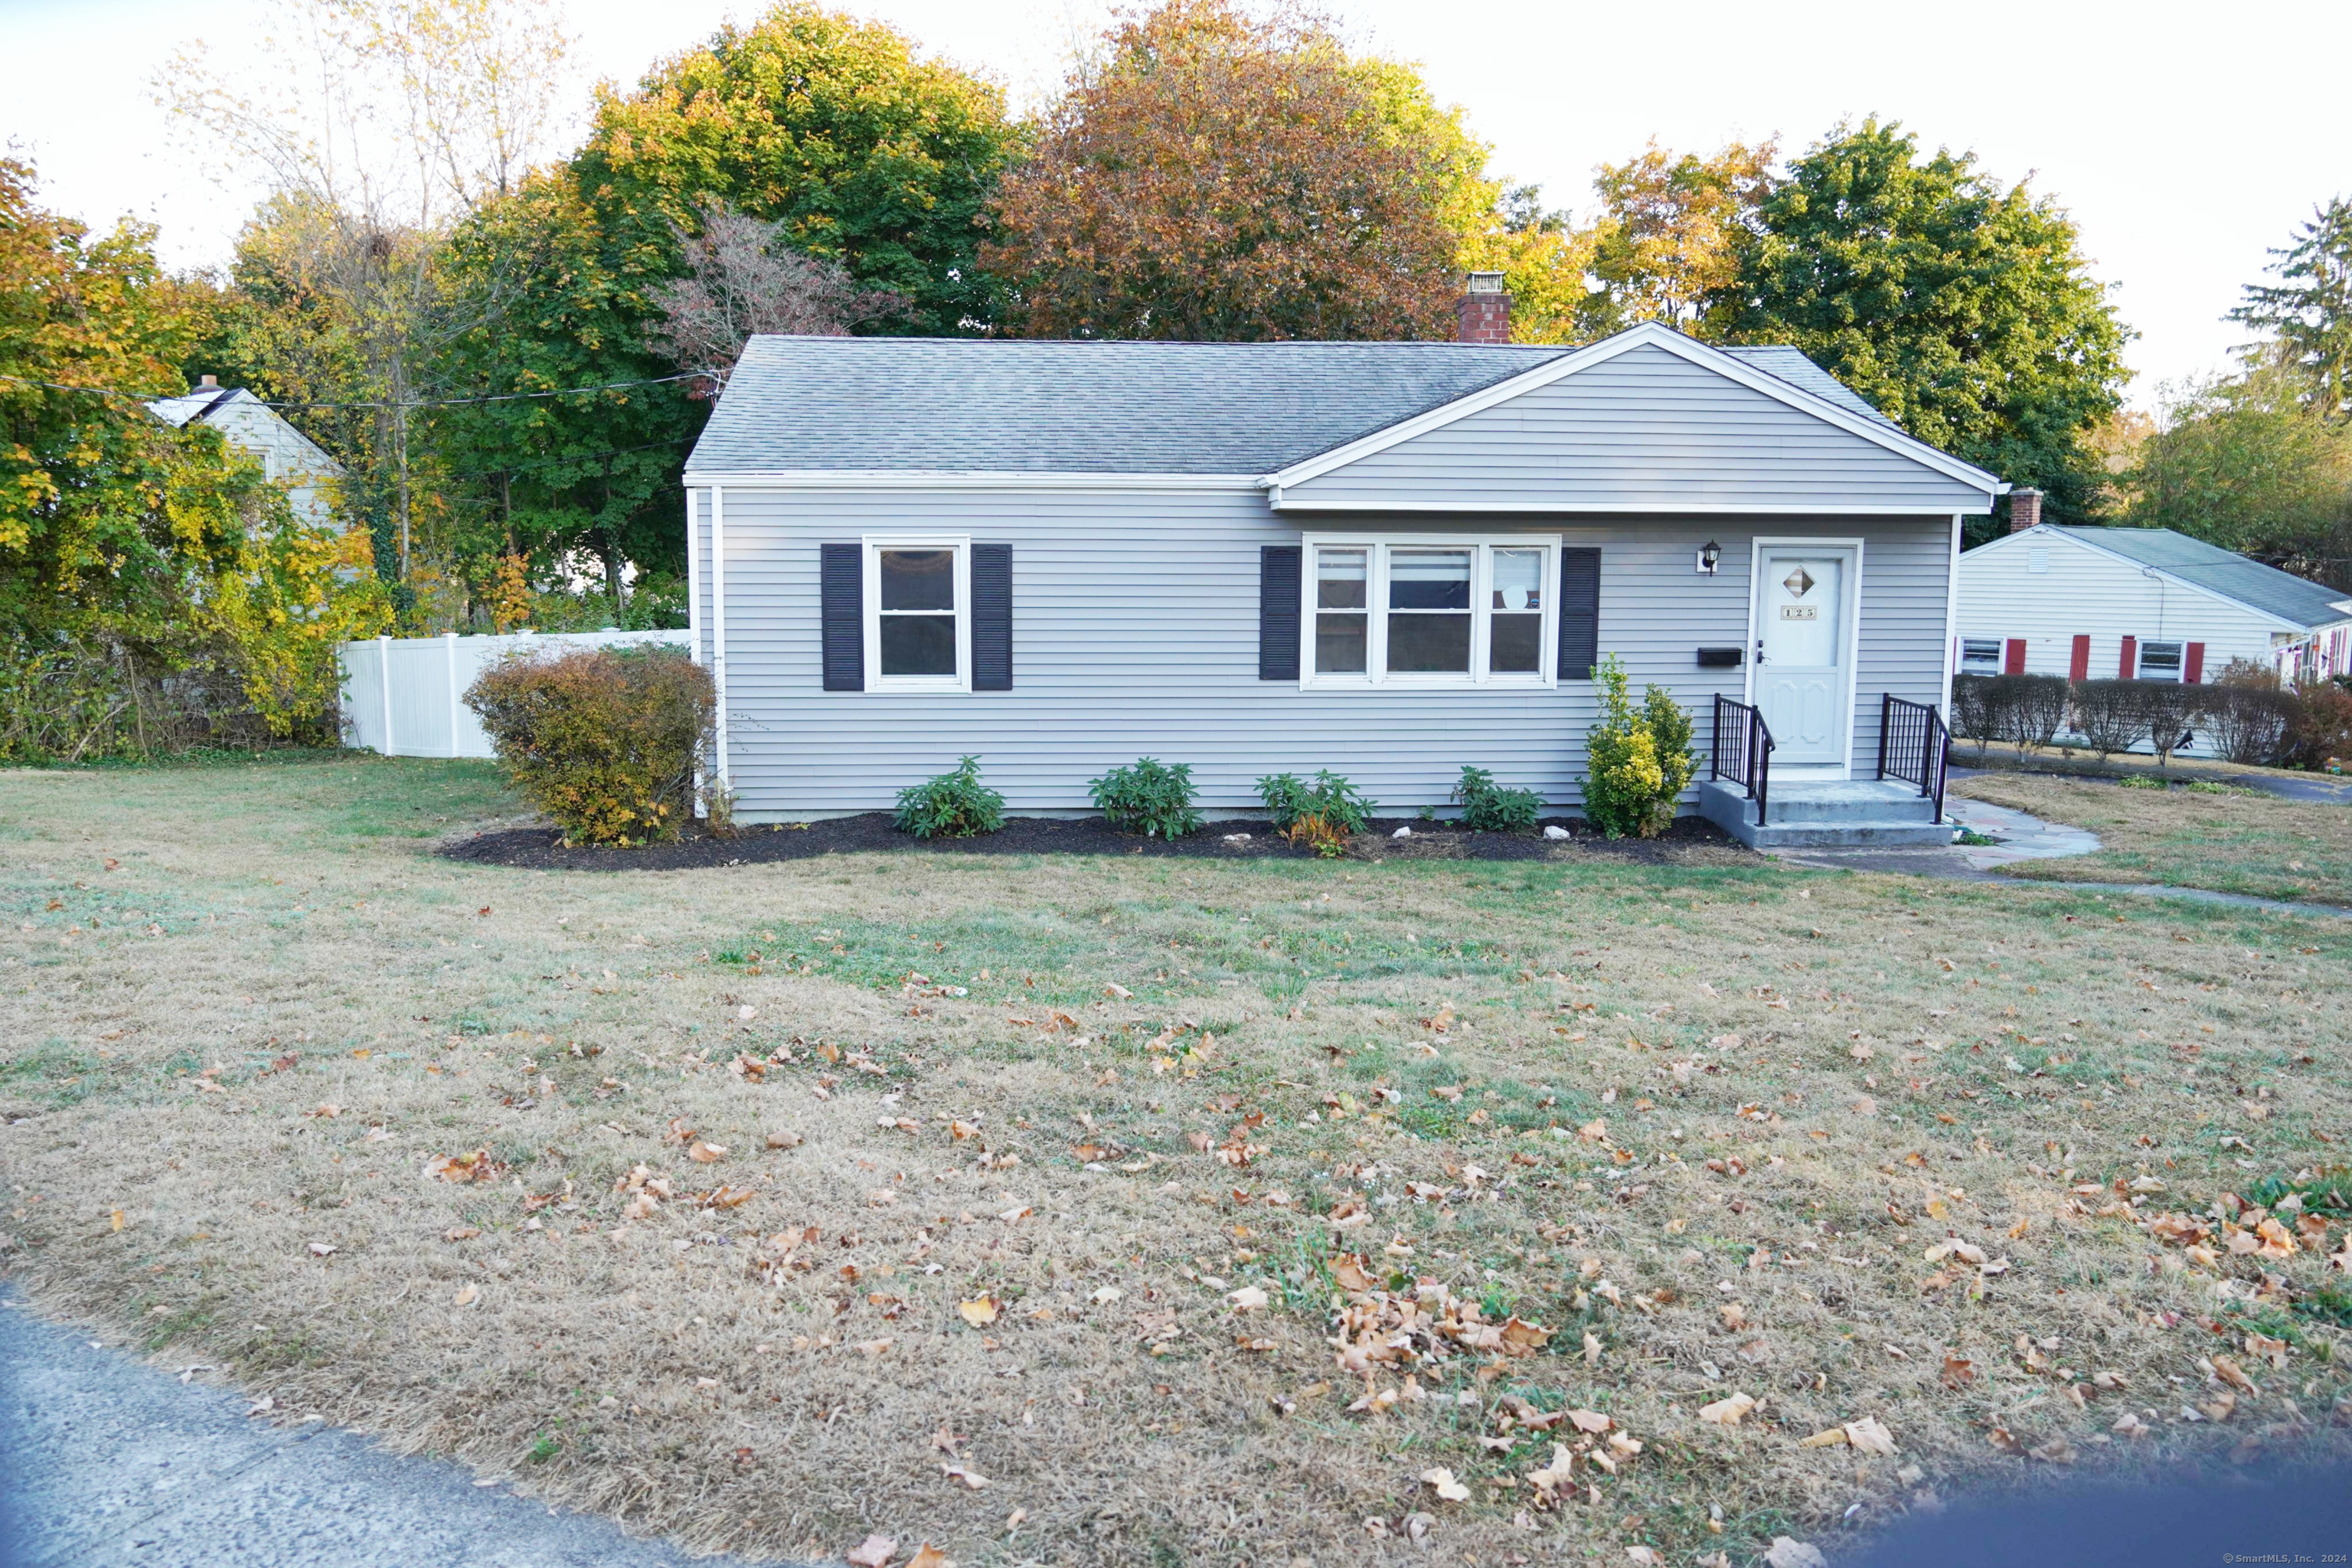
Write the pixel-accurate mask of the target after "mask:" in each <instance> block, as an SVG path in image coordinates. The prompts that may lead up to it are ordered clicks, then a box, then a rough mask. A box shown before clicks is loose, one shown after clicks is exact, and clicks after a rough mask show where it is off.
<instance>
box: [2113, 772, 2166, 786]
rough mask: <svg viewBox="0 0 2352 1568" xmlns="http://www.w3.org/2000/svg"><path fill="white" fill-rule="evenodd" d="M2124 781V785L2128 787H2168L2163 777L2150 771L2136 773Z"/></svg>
mask: <svg viewBox="0 0 2352 1568" xmlns="http://www.w3.org/2000/svg"><path fill="white" fill-rule="evenodd" d="M2122 782H2123V786H2124V788H2126V789H2164V788H2167V787H2168V785H2167V784H2165V782H2164V781H2163V780H2162V779H2160V778H2157V777H2155V776H2153V775H2152V774H2148V773H2134V774H2132V775H2131V777H2129V778H2127V779H2125V780H2124V781H2122Z"/></svg>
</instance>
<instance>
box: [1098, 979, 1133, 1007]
mask: <svg viewBox="0 0 2352 1568" xmlns="http://www.w3.org/2000/svg"><path fill="white" fill-rule="evenodd" d="M1103 994H1104V995H1106V996H1108V997H1111V998H1113V999H1114V1000H1116V1001H1120V1002H1125V1001H1127V1000H1129V998H1131V997H1133V996H1134V994H1135V993H1134V992H1132V991H1129V989H1128V988H1127V987H1126V986H1124V985H1121V984H1119V983H1118V981H1116V980H1114V981H1112V982H1111V983H1110V984H1108V985H1106V986H1104V987H1103Z"/></svg>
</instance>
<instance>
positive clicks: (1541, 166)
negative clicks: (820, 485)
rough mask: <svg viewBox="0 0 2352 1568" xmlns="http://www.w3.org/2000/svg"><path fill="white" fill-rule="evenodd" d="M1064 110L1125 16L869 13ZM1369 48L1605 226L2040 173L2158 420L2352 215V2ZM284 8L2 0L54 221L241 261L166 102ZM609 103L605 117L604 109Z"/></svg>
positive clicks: (174, 261)
mask: <svg viewBox="0 0 2352 1568" xmlns="http://www.w3.org/2000/svg"><path fill="white" fill-rule="evenodd" d="M839 3H840V4H842V5H843V6H844V8H845V9H848V10H851V11H855V12H857V13H860V14H863V15H869V16H876V17H878V18H880V19H882V20H884V21H887V22H889V23H891V24H892V25H894V26H897V27H898V28H899V29H900V30H901V31H903V32H905V33H907V34H908V35H909V36H910V37H913V38H914V39H915V40H916V41H917V42H918V44H919V45H920V46H922V47H924V48H925V49H927V50H928V51H929V52H931V53H934V54H938V55H943V56H945V57H947V58H950V59H952V60H954V61H956V62H957V63H958V64H961V65H963V66H965V67H967V68H974V69H978V70H981V71H982V72H985V73H987V74H989V75H992V76H993V77H995V78H996V79H999V80H1001V81H1003V83H1004V84H1005V85H1006V86H1007V87H1008V88H1009V89H1012V91H1013V95H1014V98H1015V100H1016V102H1030V103H1034V101H1036V100H1037V99H1038V98H1039V97H1040V96H1042V95H1043V94H1044V93H1045V91H1047V90H1049V89H1050V88H1051V87H1052V85H1053V83H1054V82H1055V80H1056V79H1058V78H1059V75H1060V71H1061V62H1062V61H1063V60H1064V59H1065V58H1066V57H1067V54H1068V51H1069V47H1070V45H1071V41H1072V39H1073V38H1074V37H1077V36H1080V35H1082V34H1083V33H1084V32H1086V31H1088V30H1090V24H1091V23H1092V22H1093V21H1094V19H1096V18H1098V17H1099V16H1100V15H1101V14H1102V10H1103V9H1104V7H1102V6H1101V5H1099V4H1097V0H839ZM1328 8H1329V9H1331V10H1332V11H1334V12H1335V13H1336V14H1337V15H1338V16H1339V18H1340V19H1341V20H1342V22H1343V23H1345V24H1346V26H1348V27H1349V30H1350V31H1351V32H1352V33H1353V34H1354V35H1355V37H1357V38H1358V40H1359V41H1360V42H1362V43H1365V44H1369V45H1370V46H1371V47H1375V48H1377V49H1379V50H1380V51H1381V52H1382V53H1385V54H1389V55H1392V56H1396V57H1399V58H1406V59H1411V60H1416V61H1419V62H1420V63H1421V64H1422V66H1423V68H1424V70H1425V72H1426V74H1427V77H1428V79H1429V81H1430V83H1431V85H1432V86H1433V88H1434V89H1435V90H1436V92H1437V94H1438V96H1439V98H1440V99H1441V100H1445V101H1449V102H1454V103H1459V104H1461V105H1462V106H1463V107H1464V108H1465V110H1467V111H1468V120H1469V123H1470V125H1471V128H1472V129H1473V130H1474V131H1475V132H1476V133H1477V134H1478V135H1479V136H1481V137H1482V138H1484V139H1485V140H1486V141H1487V142H1491V143H1493V145H1494V148H1495V156H1494V160H1493V163H1492V165H1491V168H1492V170H1493V171H1494V172H1495V173H1496V174H1505V175H1507V176H1509V177H1511V178H1513V179H1514V180H1518V181H1530V180H1531V181H1535V182H1538V183H1539V184H1542V185H1543V186H1544V188H1545V192H1546V195H1547V198H1548V200H1549V203H1550V205H1555V206H1569V207H1572V208H1575V209H1577V210H1578V211H1579V212H1580V214H1581V213H1583V212H1584V211H1585V210H1586V209H1587V208H1588V207H1589V205H1590V204H1591V174H1592V169H1593V166H1594V165H1595V164H1596V163H1601V162H1603V161H1604V160H1617V159H1622V158H1623V157H1625V156H1626V155H1628V154H1629V153H1633V152H1636V151H1638V150H1639V149H1640V148H1641V147H1642V146H1643V143H1644V142H1647V141H1648V140H1649V139H1650V138H1651V137H1653V136H1654V137H1656V138H1657V139H1658V140H1659V141H1660V142H1663V143H1664V144H1665V145H1667V146H1669V147H1672V148H1675V149H1677V150H1712V149H1713V148H1715V147H1716V146H1717V145H1718V144H1720V143H1721V142H1725V141H1727V140H1730V139H1741V140H1752V139H1755V138H1759V137H1765V136H1771V135H1775V134H1778V135H1779V136H1780V139H1781V143H1782V145H1783V147H1784V148H1797V147H1801V146H1802V145H1804V144H1806V143H1808V142H1811V141H1813V140H1815V139H1817V138H1819V137H1820V136H1821V135H1822V133H1823V132H1826V131H1828V130H1829V128H1830V127H1831V126H1832V125H1833V124H1834V123H1835V122H1836V121H1838V120H1839V119H1840V118H1842V117H1853V118H1859V117H1861V116H1863V115H1864V114H1869V113H1873V112H1875V113H1878V114H1880V115H1882V116H1885V117H1891V118H1895V119H1899V120H1901V121H1904V122H1905V123H1906V124H1907V125H1909V126H1910V127H1912V128H1913V129H1914V130H1916V132H1919V134H1920V137H1921V140H1922V142H1925V143H1927V144H1928V145H1930V146H1933V145H1937V144H1945V145H1949V146H1951V147H1953V148H1955V149H1973V150H1974V151H1975V152H1976V153H1978V155H1979V160H1980V162H1981V164H1982V166H1983V167H1984V168H1986V169H1988V170H1990V172H1992V173H1993V174H1998V175H2000V176H2001V177H2003V178H2005V179H2010V180H2014V179H2017V178H2020V177H2022V176H2025V175H2028V174H2031V175H2032V184H2033V188H2034V189H2035V190H2037V191H2039V192H2042V193H2045V194H2048V195H2054V196H2056V197H2057V198H2058V200H2059V201H2060V202H2061V203H2062V204H2063V205H2065V206H2066V207H2067V208H2068V209H2070V210H2071V211H2072V212H2073V214H2074V216H2075V218H2076V219H2077V221H2078V222H2079V223H2080V224H2081V226H2082V229H2083V234H2084V245H2085V248H2086V249H2087V251H2088V252H2089V254H2090V255H2091V256H2092V257H2093V258H2094V260H2095V271H2096V273H2097V275H2098V276H2099V277H2100V278H2101V279H2105V280H2106V281H2109V282H2112V283H2115V284H2116V285H2118V286H2119V287H2118V289H2117V290H2116V302H2117V304H2118V306H2119V308H2120V310H2121V311H2122V313H2123V317H2124V320H2125V321H2126V322H2127V323H2128V324H2129V325H2130V326H2131V327H2133V328H2134V329H2135V330H2137V331H2138V333H2139V334H2140V336H2139V337H2138V339H2137V341H2136V342H2133V343H2132V344H2131V346H2130V348H2129V349H2128V351H2127V357H2128V359H2129V362H2130V363H2131V365H2132V368H2133V370H2134V371H2135V373H2136V374H2137V378H2138V379H2137V382H2136V383H2135V384H2134V386H2133V389H2132V395H2133V397H2134V400H2135V401H2137V402H2139V403H2142V404H2146V403H2148V402H2150V401H2151V400H2153V398H2154V397H2155V395H2156V390H2157V384H2158V383H2160V382H2165V381H2177V380H2179V379H2182V378H2185V377H2189V376H2194V375H2197V374H2203V373H2205V372H2208V371H2211V370H2214V369H2217V368H2219V367H2221V365H2222V364H2223V363H2225V361H2226V359H2227V356H2228V353H2229V350H2230V348H2231V345H2232V344H2233V343H2235V342H2239V341H2240V339H2241V338H2242V330H2241V329H2238V328H2236V327H2233V326H2231V324H2230V323H2229V322H2227V321H2223V320H2222V319H2221V318H2222V316H2223V314H2224V313H2225V312H2226V311H2227V310H2229V309H2230V307H2231V305H2232V304H2233V303H2235V302H2236V300H2237V299H2238V297H2239V289H2240V288H2241V286H2242V284H2244V283H2246V282H2248V281H2249V280H2251V279H2254V278H2255V277H2256V276H2257V274H2258V272H2259V271H2260V269H2261V268H2262V266H2263V260H2264V251H2265V249H2266V248H2267V247H2272V246H2276V245H2281V244H2284V242H2285V241H2286V239H2287V237H2288V236H2289V234H2290V232H2291V231H2292V230H2293V228H2294V226H2295V225H2296V224H2297V223H2299V222H2301V221H2302V220H2303V219H2305V217H2307V216H2310V214H2311V210H2312V208H2313V207H2314V205H2316V204H2317V203H2320V202H2322V201H2325V200H2326V199H2327V198H2328V197H2330V196H2332V195H2339V194H2352V142H2347V139H2346V136H2345V134H2344V128H2343V122H2342V110H2343V104H2342V98H2341V93H2340V92H2339V91H2338V90H2337V89H2336V88H2334V87H2332V86H2331V85H2330V84H2331V83H2332V82H2334V81H2335V79H2336V77H2337V75H2338V74H2340V72H2339V69H2338V68H2339V67H2340V65H2341V62H2343V61H2344V60H2345V59H2347V58H2352V5H2346V4H2344V3H2343V0H2333V3H2331V4H2259V3H2253V4H2238V5H2227V6H2223V5H2211V4H2204V5H2183V4H2167V3H2163V0H2158V3H2155V4H2113V5H2088V4H2081V3H2079V0H1985V3H1979V4H1974V5H1967V6H1937V7H1933V8H1930V7H1927V6H1924V5H1886V4H1884V3H1880V4H1875V5H1822V6H1813V7H1802V8H1801V7H1787V6H1765V5H1757V4H1755V3H1754V0H1743V3H1740V4H1723V3H1718V0H1685V3H1683V4H1680V5H1673V6H1653V5H1625V4H1622V3H1621V4H1616V5H1591V4H1584V3H1580V0H1489V3H1488V4H1486V5H1460V4H1453V5H1433V4H1429V3H1427V0H1423V3H1422V4H1412V3H1410V0H1339V3H1338V4H1334V5H1330V6H1329V7H1328ZM260 14H261V13H260V7H259V5H257V3H256V0H212V3H210V4H207V5H201V6H191V5H186V4H184V0H170V3H167V0H0V52H5V59H6V60H7V62H8V70H7V75H8V83H9V90H8V92H7V93H6V94H5V98H0V143H5V144H6V145H8V146H9V147H11V148H12V149H13V150H14V151H15V152H16V153H17V154H18V155H25V154H29V155H31V156H32V157H33V158H34V159H35V161H36V162H37V163H38V165H39V168H40V173H41V175H42V180H43V185H44V190H45V193H46V199H47V203H48V204H49V205H53V206H56V207H58V208H61V209H63V210H65V211H68V212H71V213H73V214H75V215H77V216H80V217H83V218H85V219H88V220H89V221H91V222H93V223H96V224H100V225H106V224H110V223H111V222H112V220H113V219H114V218H115V217H116V216H119V215H121V214H123V213H131V214H136V215H138V216H142V217H145V218H149V219H152V220H153V221H155V222H157V223H159V224H160V225H162V226H163V241H162V243H163V254H164V258H165V260H166V262H167V263H168V264H170V265H173V266H175V267H185V266H195V265H206V264H215V263H218V262H220V261H222V260H224V259H225V258H226V256H227V254H228V250H229V247H230V244H231V242H232V240H233V238H234V237H235V234H236V227H237V225H238V223H239V222H240V221H241V220H242V218H243V216H244V215H245V213H246V211H247V209H248V208H249V206H250V205H251V202H252V199H253V197H254V195H256V194H257V193H256V192H255V191H253V190H252V189H250V188H247V189H241V190H224V189H221V188H219V187H218V186H216V185H215V184H212V183H211V182H210V181H209V180H207V179H206V178H205V176H204V175H203V174H201V173H200V172H199V171H198V169H197V168H196V167H195V166H194V164H193V163H191V162H190V160H189V159H188V158H187V157H186V156H185V155H184V153H181V152H179V151H178V150H176V149H175V148H174V146H173V144H172V143H171V142H170V140H169V138H168V137H167V136H166V134H165V126H164V121H163V113H162V111H161V110H159V109H157V108H156V107H155V106H154V104H153V102H152V92H151V89H150V86H149V83H150V81H151V79H152V77H153V75H154V73H155V71H156V69H157V68H158V67H160V66H161V65H162V64H163V61H164V60H165V59H166V58H169V57H170V55H171V54H172V53H173V50H174V48H175V47H178V46H179V45H181V44H182V43H184V42H185V41H187V40H189V39H192V38H201V39H203V40H204V41H205V43H207V44H208V45H210V46H211V47H212V49H213V51H214V55H215V58H216V59H219V60H221V61H223V62H224V63H226V64H231V65H233V64H234V63H235V62H236V60H237V59H238V58H241V57H242V56H243V55H244V54H245V53H246V52H247V51H248V50H249V49H250V47H251V39H252V37H253V36H254V34H255V31H256V28H257V23H258V20H259V16H260ZM756 14H757V9H756V7H755V6H754V5H745V4H729V3H728V0H660V3H658V4H647V3H646V0H569V19H570V23H571V26H572V30H573V31H574V32H575V33H577V34H578V35H579V37H580V43H581V49H580V52H581V56H582V58H583V64H584V66H585V68H586V71H587V73H588V74H589V75H590V76H593V77H608V78H613V79H619V80H623V81H631V80H634V79H635V78H636V77H637V76H638V75H639V74H640V73H641V72H642V71H643V70H644V69H645V68H646V67H647V66H648V65H650V64H651V63H652V62H653V61H655V60H656V59H657V58H661V57H663V56H666V55H668V54H673V53H676V52H677V51H678V50H680V49H682V48H685V47H690V46H692V45H693V44H695V43H696V42H698V41H699V40H700V39H701V38H703V37H707V36H708V35H709V33H710V31H711V30H712V29H713V28H715V27H716V26H718V25H719V23H720V22H721V21H723V20H725V19H727V18H728V17H729V16H752V15H756ZM584 96H585V94H584V90H583V99H584Z"/></svg>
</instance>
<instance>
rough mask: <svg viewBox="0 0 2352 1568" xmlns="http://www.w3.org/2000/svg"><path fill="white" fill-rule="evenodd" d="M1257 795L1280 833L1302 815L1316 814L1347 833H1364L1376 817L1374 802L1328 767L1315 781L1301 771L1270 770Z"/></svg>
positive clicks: (1334, 827) (1286, 830)
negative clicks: (1274, 771) (1302, 774)
mask: <svg viewBox="0 0 2352 1568" xmlns="http://www.w3.org/2000/svg"><path fill="white" fill-rule="evenodd" d="M1257 795H1258V798H1259V799H1260V800H1262V801H1264V802H1265V815H1266V818H1267V820H1268V821H1270V822H1272V823H1273V824H1274V826H1275V830H1276V832H1280V833H1287V832H1289V831H1290V829H1291V827H1292V826H1293V825H1294V824H1296V823H1297V821H1298V820H1299V818H1301V817H1305V816H1314V817H1320V818H1321V819H1322V820H1323V821H1324V822H1325V823H1326V824H1327V825H1328V826H1330V827H1331V828H1332V829H1334V830H1335V831H1337V832H1338V833H1339V834H1340V835H1341V836H1342V837H1345V836H1347V835H1350V834H1357V833H1361V832H1362V831H1363V830H1364V825H1365V824H1366V823H1368V822H1370V821H1371V819H1372V803H1371V802H1370V800H1368V799H1367V798H1365V796H1364V795H1363V793H1362V792H1361V791H1360V790H1358V789H1357V788H1356V786H1355V785H1354V784H1349V782H1348V781H1347V780H1346V779H1344V778H1341V777H1340V776H1339V774H1338V773H1333V772H1332V771H1331V770H1330V769H1328V768H1324V769H1321V770H1319V771H1318V772H1317V773H1316V775H1315V778H1314V781H1313V782H1312V783H1307V782H1304V781H1302V780H1301V779H1300V778H1299V776H1298V775H1297V773H1268V774H1267V775H1266V776H1265V777H1264V778H1262V779H1260V780H1258V781H1257Z"/></svg>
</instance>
